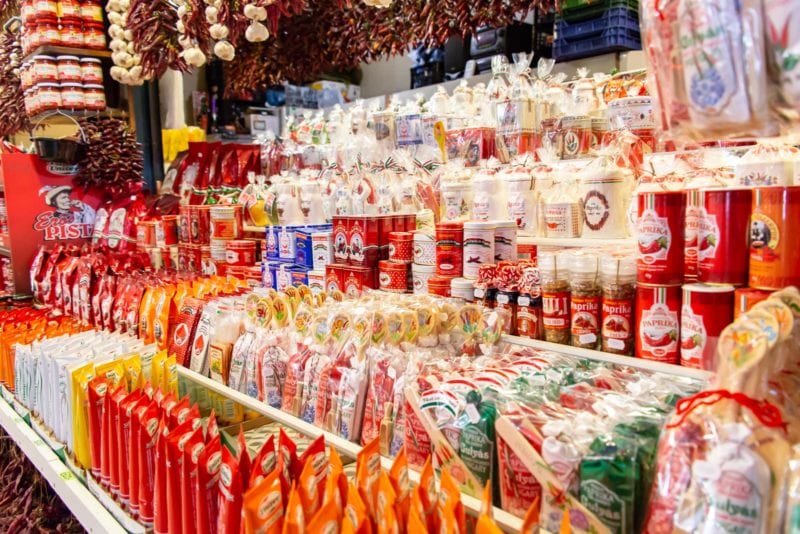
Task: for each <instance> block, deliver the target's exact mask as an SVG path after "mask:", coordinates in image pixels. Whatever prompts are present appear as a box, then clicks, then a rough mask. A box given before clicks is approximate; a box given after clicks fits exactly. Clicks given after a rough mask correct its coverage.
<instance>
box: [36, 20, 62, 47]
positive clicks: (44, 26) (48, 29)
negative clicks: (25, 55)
mask: <svg viewBox="0 0 800 534" xmlns="http://www.w3.org/2000/svg"><path fill="white" fill-rule="evenodd" d="M36 33H38V34H39V44H38V45H37V46H43V45H49V46H60V45H61V30H60V29H59V27H58V19H57V18H55V17H40V18H38V19H37V20H36Z"/></svg>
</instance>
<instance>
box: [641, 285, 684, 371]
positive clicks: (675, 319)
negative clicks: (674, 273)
mask: <svg viewBox="0 0 800 534" xmlns="http://www.w3.org/2000/svg"><path fill="white" fill-rule="evenodd" d="M680 310H681V287H680V286H648V285H642V284H639V285H638V286H637V287H636V326H637V329H638V331H637V333H636V357H637V358H643V359H645V360H654V361H659V362H664V363H678V356H679V354H678V349H679V345H678V342H679V340H680Z"/></svg>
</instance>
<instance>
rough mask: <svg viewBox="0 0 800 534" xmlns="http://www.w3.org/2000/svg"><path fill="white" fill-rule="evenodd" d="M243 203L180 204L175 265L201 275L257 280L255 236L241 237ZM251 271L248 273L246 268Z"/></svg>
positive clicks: (259, 271) (242, 229)
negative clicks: (177, 264)
mask: <svg viewBox="0 0 800 534" xmlns="http://www.w3.org/2000/svg"><path fill="white" fill-rule="evenodd" d="M243 213H244V208H243V206H240V205H225V206H195V205H185V206H181V208H180V214H179V229H180V231H179V237H180V242H181V243H180V245H179V268H180V270H182V271H187V272H192V273H201V274H204V275H215V274H218V275H225V274H231V275H233V276H237V277H239V278H242V279H246V278H251V277H256V275H257V277H256V279H258V280H260V278H261V268H260V267H258V266H256V265H255V263H256V259H257V258H258V255H257V246H256V245H257V240H253V239H242V237H243V235H244V227H243V222H242V217H243ZM250 271H252V273H251V272H250ZM256 271H257V272H256Z"/></svg>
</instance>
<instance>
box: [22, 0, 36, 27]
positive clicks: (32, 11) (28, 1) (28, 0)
mask: <svg viewBox="0 0 800 534" xmlns="http://www.w3.org/2000/svg"><path fill="white" fill-rule="evenodd" d="M19 15H20V17H21V18H22V20H23V21H24V22H25V26H26V28H27V25H28V24H30V23H31V22H36V7H35V6H34V5H33V0H24V1H23V2H22V5H21V6H20V12H19Z"/></svg>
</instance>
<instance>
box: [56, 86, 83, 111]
mask: <svg viewBox="0 0 800 534" xmlns="http://www.w3.org/2000/svg"><path fill="white" fill-rule="evenodd" d="M61 107H62V108H63V109H71V110H75V111H81V110H83V109H86V99H85V98H84V96H83V85H81V84H79V83H62V84H61Z"/></svg>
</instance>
